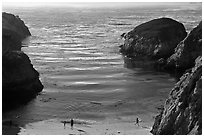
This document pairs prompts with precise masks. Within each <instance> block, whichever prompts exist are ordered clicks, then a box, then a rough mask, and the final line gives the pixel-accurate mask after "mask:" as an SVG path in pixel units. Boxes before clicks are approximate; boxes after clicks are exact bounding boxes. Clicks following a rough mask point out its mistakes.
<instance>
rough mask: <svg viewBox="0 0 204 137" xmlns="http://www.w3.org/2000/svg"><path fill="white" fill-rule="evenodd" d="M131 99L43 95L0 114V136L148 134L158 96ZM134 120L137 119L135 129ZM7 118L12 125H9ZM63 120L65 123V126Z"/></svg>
mask: <svg viewBox="0 0 204 137" xmlns="http://www.w3.org/2000/svg"><path fill="white" fill-rule="evenodd" d="M125 95H126V98H124V96H125ZM108 96H109V97H108ZM132 97H133V98H130V97H128V98H127V93H124V92H122V93H109V95H107V93H106V94H102V93H97V94H96V93H69V94H68V93H63V92H59V93H46V92H43V93H42V94H41V95H39V96H38V97H37V98H36V99H34V100H33V101H31V102H30V103H29V104H27V105H26V106H22V107H20V108H17V109H15V110H12V111H9V112H6V113H3V121H5V122H3V134H22V135H37V134H39V135H52V134H55V135H64V134H68V135H71V134H73V135H80V134H85V135H106V134H107V135H111V134H113V135H117V134H121V135H135V134H137V135H138V134H139V135H141V134H146V135H147V134H151V133H150V132H149V131H150V130H151V127H152V125H153V121H154V116H155V115H156V114H157V113H158V112H159V110H158V109H157V108H158V107H160V106H161V105H162V104H163V102H164V100H163V99H162V96H158V97H147V98H143V99H137V96H135V97H134V94H133V95H132ZM71 118H73V119H74V127H73V129H71V125H70V119H71ZM136 118H139V120H140V122H139V126H138V125H136V122H135V121H136ZM10 119H12V121H13V124H14V125H15V126H9V124H8V121H9V120H10ZM6 121H7V122H6ZM63 121H66V122H67V123H66V124H65V127H64V123H63Z"/></svg>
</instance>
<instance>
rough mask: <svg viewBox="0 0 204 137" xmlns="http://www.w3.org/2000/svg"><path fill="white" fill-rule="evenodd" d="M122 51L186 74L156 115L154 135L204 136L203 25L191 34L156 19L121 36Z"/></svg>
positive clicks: (182, 27) (166, 21)
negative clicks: (203, 82)
mask: <svg viewBox="0 0 204 137" xmlns="http://www.w3.org/2000/svg"><path fill="white" fill-rule="evenodd" d="M121 36H122V37H124V39H125V41H124V44H123V45H121V46H120V47H121V52H122V53H123V54H124V55H126V56H128V57H131V58H132V59H135V60H138V59H141V58H146V59H147V60H148V61H150V60H151V61H152V60H153V62H154V65H155V66H156V67H158V66H159V67H162V69H165V70H168V71H171V70H175V69H176V70H181V71H179V72H181V74H182V73H184V72H185V73H184V74H183V75H182V76H181V77H180V80H179V81H178V82H177V83H176V84H175V87H174V88H173V89H172V91H171V92H170V94H169V97H168V99H167V100H166V102H165V105H164V107H163V109H162V110H161V113H160V114H159V115H158V116H156V118H155V122H154V125H153V127H152V130H151V133H152V134H157V135H158V134H171V135H172V134H183V135H184V134H202V22H200V23H199V25H198V26H197V27H195V28H194V29H193V30H192V31H191V32H190V33H189V34H188V35H187V33H186V31H185V28H184V26H183V25H182V24H181V23H179V22H177V21H174V20H172V19H169V18H160V19H155V20H152V21H149V22H146V23H143V24H141V25H139V26H137V27H135V28H134V29H133V30H132V31H130V32H128V33H127V34H122V35H121Z"/></svg>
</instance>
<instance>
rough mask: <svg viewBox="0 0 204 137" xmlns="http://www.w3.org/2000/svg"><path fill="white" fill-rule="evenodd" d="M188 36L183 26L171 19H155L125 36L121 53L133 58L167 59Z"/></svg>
mask: <svg viewBox="0 0 204 137" xmlns="http://www.w3.org/2000/svg"><path fill="white" fill-rule="evenodd" d="M186 35H187V32H186V30H185V27H184V26H183V24H181V23H179V22H177V21H175V20H173V19H170V18H159V19H154V20H151V21H149V22H146V23H143V24H141V25H139V26H137V27H135V28H134V29H133V30H132V31H130V32H128V33H127V34H126V35H124V38H125V41H124V44H123V45H121V46H120V48H121V49H120V51H121V52H122V53H123V54H125V55H127V56H128V57H132V58H140V57H142V58H144V57H145V58H148V59H160V58H164V59H166V58H168V57H169V56H171V55H172V54H173V53H174V49H175V47H176V46H177V44H178V43H179V42H180V41H181V40H183V39H184V38H185V37H186Z"/></svg>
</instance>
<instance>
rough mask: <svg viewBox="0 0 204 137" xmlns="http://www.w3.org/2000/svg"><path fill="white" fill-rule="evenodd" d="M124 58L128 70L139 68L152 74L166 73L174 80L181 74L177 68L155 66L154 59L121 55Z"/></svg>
mask: <svg viewBox="0 0 204 137" xmlns="http://www.w3.org/2000/svg"><path fill="white" fill-rule="evenodd" d="M123 59H124V67H125V68H128V69H130V70H133V71H135V70H138V69H140V70H141V71H142V72H144V73H151V74H154V75H158V73H159V74H161V73H167V74H169V75H170V77H173V78H174V79H175V80H176V81H178V80H179V78H180V77H181V76H182V73H181V72H179V71H177V70H175V69H174V70H168V71H167V70H163V69H160V68H159V67H155V61H153V60H152V61H151V60H148V59H145V58H138V59H132V58H128V57H125V56H123Z"/></svg>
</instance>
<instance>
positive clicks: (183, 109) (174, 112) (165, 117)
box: [151, 56, 202, 135]
mask: <svg viewBox="0 0 204 137" xmlns="http://www.w3.org/2000/svg"><path fill="white" fill-rule="evenodd" d="M151 132H152V133H153V134H169V135H173V134H183V135H185V134H202V57H201V56H199V57H198V58H197V59H196V64H195V66H194V67H193V68H192V69H191V71H190V72H187V73H185V74H183V76H182V77H181V78H180V81H179V82H178V83H176V85H175V87H174V88H173V89H172V91H171V93H170V95H169V98H168V99H167V100H166V102H165V105H164V109H163V111H161V113H160V114H159V115H158V116H156V118H155V122H154V125H153V128H152V130H151Z"/></svg>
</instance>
